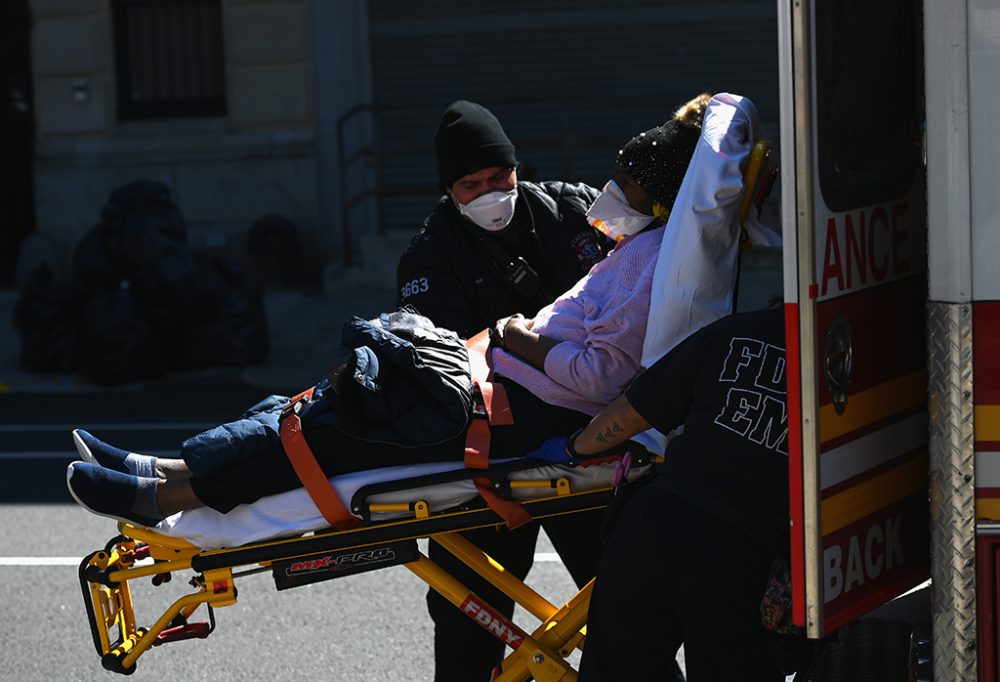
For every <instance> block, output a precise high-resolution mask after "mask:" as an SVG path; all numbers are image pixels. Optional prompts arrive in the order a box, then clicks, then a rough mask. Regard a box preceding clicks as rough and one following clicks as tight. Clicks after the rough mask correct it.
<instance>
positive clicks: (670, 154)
mask: <svg viewBox="0 0 1000 682" xmlns="http://www.w3.org/2000/svg"><path fill="white" fill-rule="evenodd" d="M700 136H701V129H700V128H697V127H694V126H692V125H688V124H685V123H681V122H680V121H678V120H676V119H671V120H669V121H667V122H666V123H664V124H663V125H661V126H659V127H656V128H651V129H649V130H647V131H646V132H644V133H639V134H638V135H636V136H635V137H633V138H632V139H631V140H629V141H628V144H626V145H625V146H624V147H622V148H621V149H619V150H618V165H619V166H621V168H622V170H624V171H625V172H626V173H627V174H628V175H629V176H630V177H631V178H632V179H633V180H635V181H636V182H637V183H639V186H640V187H642V188H643V189H644V190H646V192H648V193H649V195H650V196H651V197H653V199H655V200H656V201H658V202H660V203H661V204H663V205H664V206H665V207H666V208H668V209H669V208H670V207H671V206H673V205H674V200H675V199H676V198H677V192H678V191H680V188H681V182H683V180H684V174H685V173H686V172H687V167H688V164H689V163H690V162H691V157H692V156H693V155H694V148H695V146H696V145H697V144H698V138H699V137H700Z"/></svg>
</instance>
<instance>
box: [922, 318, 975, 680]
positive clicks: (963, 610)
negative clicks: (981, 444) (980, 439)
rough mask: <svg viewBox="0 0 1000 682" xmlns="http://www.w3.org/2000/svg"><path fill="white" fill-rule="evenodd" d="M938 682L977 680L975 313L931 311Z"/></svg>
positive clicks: (933, 573)
mask: <svg viewBox="0 0 1000 682" xmlns="http://www.w3.org/2000/svg"><path fill="white" fill-rule="evenodd" d="M927 325H928V363H929V386H928V389H929V392H930V401H929V410H930V495H931V578H932V579H933V583H932V590H933V592H932V594H933V599H932V602H931V603H932V614H931V615H932V619H933V638H934V679H935V680H936V681H937V682H958V681H965V680H968V681H969V682H975V680H976V551H975V546H976V545H975V539H976V495H975V493H976V490H975V472H974V466H975V447H974V441H973V436H974V434H973V401H972V306H971V304H968V303H965V304H960V303H959V304H956V303H938V302H934V301H932V302H930V303H929V304H928V309H927Z"/></svg>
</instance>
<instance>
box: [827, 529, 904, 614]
mask: <svg viewBox="0 0 1000 682" xmlns="http://www.w3.org/2000/svg"><path fill="white" fill-rule="evenodd" d="M902 523H903V513H902V512H899V513H898V514H896V515H895V516H891V517H889V518H887V519H885V520H884V521H882V522H879V523H875V524H872V525H871V526H869V527H868V528H867V529H866V530H864V531H862V532H860V533H856V534H854V535H851V536H850V537H849V538H848V539H847V542H846V543H844V542H841V543H838V544H835V545H831V546H830V547H826V548H825V549H824V550H823V565H824V570H823V579H824V585H823V600H824V602H831V601H833V600H834V599H836V598H837V597H839V596H841V595H842V594H847V593H848V592H850V591H851V590H853V589H856V588H859V587H861V586H862V585H864V584H865V583H866V582H868V581H871V580H875V579H876V578H878V577H879V576H881V575H882V574H883V573H888V572H890V571H892V570H893V569H895V568H896V567H898V566H899V565H901V564H902V563H903V561H904V560H905V558H904V557H903V543H902V542H900V538H899V529H900V526H901V525H902ZM845 555H846V556H845Z"/></svg>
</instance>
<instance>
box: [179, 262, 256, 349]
mask: <svg viewBox="0 0 1000 682" xmlns="http://www.w3.org/2000/svg"><path fill="white" fill-rule="evenodd" d="M194 263H195V276H194V277H192V278H191V280H190V281H191V283H192V285H193V289H192V291H191V296H192V305H191V306H190V307H189V308H188V310H187V311H186V312H187V315H186V322H188V324H186V325H185V331H184V338H183V339H182V340H181V343H180V347H181V349H182V351H183V362H184V365H185V366H188V367H199V366H207V365H216V366H228V367H242V366H247V365H255V364H259V363H261V362H264V361H265V360H266V359H267V356H268V354H269V353H270V350H271V340H270V336H269V334H268V326H267V313H266V311H265V309H264V300H263V296H262V295H261V291H260V289H259V288H258V287H256V286H254V285H252V284H251V283H250V282H249V281H248V278H247V276H246V274H245V273H244V272H243V271H242V270H240V268H239V267H238V266H237V265H236V264H235V263H234V262H233V261H231V260H230V259H227V258H225V257H221V256H212V255H209V254H205V253H196V254H195V258H194Z"/></svg>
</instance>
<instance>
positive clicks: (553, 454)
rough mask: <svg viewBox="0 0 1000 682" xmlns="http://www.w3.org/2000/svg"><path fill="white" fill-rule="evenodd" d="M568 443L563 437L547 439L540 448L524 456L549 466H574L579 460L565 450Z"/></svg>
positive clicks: (567, 449)
mask: <svg viewBox="0 0 1000 682" xmlns="http://www.w3.org/2000/svg"><path fill="white" fill-rule="evenodd" d="M568 441H569V439H568V438H566V437H565V436H561V437H559V438H549V439H548V440H547V441H545V442H544V443H542V447H540V448H538V449H537V450H535V451H534V452H529V453H528V454H527V455H525V456H526V457H528V458H530V459H540V460H542V461H543V462H548V463H549V464H568V465H569V466H576V465H577V464H578V463H579V462H580V458H579V457H575V456H573V455H572V454H570V451H569V448H567V443H568Z"/></svg>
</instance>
